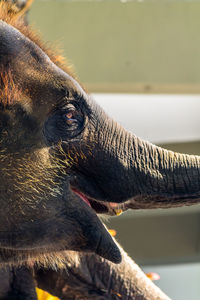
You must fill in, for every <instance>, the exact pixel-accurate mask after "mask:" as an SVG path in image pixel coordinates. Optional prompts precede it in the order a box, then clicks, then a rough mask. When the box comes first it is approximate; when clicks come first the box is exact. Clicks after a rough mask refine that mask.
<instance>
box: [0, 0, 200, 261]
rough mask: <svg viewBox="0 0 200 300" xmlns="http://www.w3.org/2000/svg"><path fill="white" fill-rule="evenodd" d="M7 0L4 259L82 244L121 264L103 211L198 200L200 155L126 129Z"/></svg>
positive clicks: (2, 91)
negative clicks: (101, 217) (12, 12)
mask: <svg viewBox="0 0 200 300" xmlns="http://www.w3.org/2000/svg"><path fill="white" fill-rule="evenodd" d="M2 5H3V6H2V7H4V10H0V11H3V13H2V15H1V16H0V17H1V18H0V19H1V21H0V41H1V44H0V178H1V180H0V205H1V209H0V261H1V263H6V262H9V263H10V262H17V263H19V262H20V261H24V260H26V261H27V260H28V261H31V260H34V261H35V260H38V261H39V262H43V263H45V262H46V261H47V260H48V261H54V260H55V259H56V260H57V262H58V263H60V262H61V261H62V251H61V250H76V251H86V252H95V253H97V254H99V255H100V256H102V257H104V258H107V259H109V260H111V261H113V262H119V261H120V260H121V256H120V251H119V249H118V247H117V245H116V244H115V243H114V241H113V240H112V238H111V236H110V235H109V233H108V232H107V230H106V229H105V227H104V225H103V224H102V223H101V221H100V220H99V218H98V217H97V214H98V213H107V214H116V212H117V211H118V209H121V210H126V209H127V208H129V207H130V208H149V207H169V206H177V205H184V204H187V205H190V204H193V203H196V202H198V201H199V199H200V197H199V196H200V184H199V181H200V176H199V172H200V169H199V166H200V160H199V158H198V157H196V156H189V155H181V154H177V153H173V152H170V151H167V150H164V149H161V148H159V147H156V146H154V145H152V144H150V143H148V142H145V141H143V140H141V139H139V138H137V137H136V136H135V135H133V134H132V133H129V132H127V131H125V129H124V128H122V127H121V126H120V125H119V124H118V123H116V122H115V121H114V120H112V119H111V118H110V117H109V116H107V115H106V114H105V112H104V111H103V110H102V109H101V108H100V107H99V106H98V105H97V104H96V103H95V101H94V100H93V99H92V98H91V96H90V95H89V94H88V93H87V92H86V91H85V90H84V88H83V87H82V86H81V85H80V84H79V83H78V81H77V80H76V79H75V78H74V77H73V76H72V75H71V74H70V71H69V69H68V68H66V67H64V66H63V65H62V63H61V62H60V60H59V57H57V56H56V55H54V54H52V51H51V50H49V49H46V48H45V46H44V45H43V44H42V43H41V42H40V40H39V39H38V38H37V37H35V35H34V33H32V31H31V30H30V28H29V27H25V26H24V24H23V22H22V21H21V20H20V19H16V18H15V19H14V20H13V19H12V18H10V17H9V16H8V12H7V13H6V10H5V5H6V4H5V3H3V4H2ZM58 252H59V254H58ZM53 253H56V254H55V256H54V255H53ZM51 258H52V259H51Z"/></svg>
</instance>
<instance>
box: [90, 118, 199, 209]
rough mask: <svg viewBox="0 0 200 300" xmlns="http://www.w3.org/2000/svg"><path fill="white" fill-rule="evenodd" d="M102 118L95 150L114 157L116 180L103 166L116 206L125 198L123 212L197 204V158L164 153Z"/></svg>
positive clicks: (111, 121) (162, 150)
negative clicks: (124, 209)
mask: <svg viewBox="0 0 200 300" xmlns="http://www.w3.org/2000/svg"><path fill="white" fill-rule="evenodd" d="M102 115H103V112H102ZM101 118H102V119H103V121H102V122H99V124H98V125H97V131H96V132H103V134H102V133H101V134H99V133H98V136H95V139H96V140H99V145H100V146H99V145H98V147H100V148H102V149H103V148H104V151H105V152H106V153H108V154H109V156H110V160H112V159H113V160H114V159H115V157H117V159H115V160H116V161H115V165H116V166H115V170H116V171H115V170H114V171H115V172H114V176H115V177H114V176H113V174H112V172H113V170H111V172H110V173H109V168H108V167H107V166H106V163H105V165H104V168H105V169H106V172H107V173H109V176H110V182H111V183H110V186H108V184H109V183H107V186H108V190H109V189H110V190H111V191H112V190H115V202H121V199H125V198H127V200H128V201H127V203H126V204H125V205H124V208H132V209H140V208H141V209H146V208H168V207H176V206H183V205H192V204H195V203H198V202H200V157H199V156H195V155H188V154H181V153H176V152H173V151H169V150H166V149H163V148H161V147H158V146H156V145H153V144H151V143H149V142H146V141H144V140H142V139H141V138H139V137H137V136H135V135H134V134H132V133H130V132H127V131H126V130H125V129H124V128H123V127H121V126H120V125H119V124H118V123H116V122H115V121H113V120H110V119H108V117H107V116H106V115H104V116H103V117H102V116H101ZM105 124H107V125H105ZM105 132H106V134H105ZM110 136H111V137H112V139H111V138H110ZM106 137H107V138H106ZM105 162H106V160H105ZM106 167H107V168H106ZM106 180H107V179H106ZM114 181H115V182H117V184H116V183H115V182H114ZM112 186H114V188H112ZM111 196H112V195H111Z"/></svg>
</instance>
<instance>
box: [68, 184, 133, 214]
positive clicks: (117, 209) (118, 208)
mask: <svg viewBox="0 0 200 300" xmlns="http://www.w3.org/2000/svg"><path fill="white" fill-rule="evenodd" d="M71 190H72V192H73V193H74V194H76V195H77V196H78V197H79V198H81V200H82V201H84V202H85V203H86V204H87V205H88V206H89V207H90V208H91V209H93V210H94V211H95V212H96V214H106V215H112V216H116V215H117V216H118V215H120V214H121V213H122V212H124V211H125V210H126V209H127V208H126V204H127V203H126V202H125V203H123V204H119V203H115V202H103V201H99V200H95V199H94V198H91V197H89V196H86V195H85V194H84V193H83V192H80V191H79V190H78V189H76V188H73V187H71Z"/></svg>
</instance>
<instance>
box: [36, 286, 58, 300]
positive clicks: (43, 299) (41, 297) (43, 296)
mask: <svg viewBox="0 0 200 300" xmlns="http://www.w3.org/2000/svg"><path fill="white" fill-rule="evenodd" d="M36 293H37V297H38V300H59V299H58V298H57V297H54V296H52V295H50V294H49V293H47V292H45V291H43V290H41V289H38V288H36Z"/></svg>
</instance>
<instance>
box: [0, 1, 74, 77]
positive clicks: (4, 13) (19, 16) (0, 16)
mask: <svg viewBox="0 0 200 300" xmlns="http://www.w3.org/2000/svg"><path fill="white" fill-rule="evenodd" d="M33 1H34V0H28V1H27V2H26V4H25V6H24V7H23V8H22V9H20V8H18V7H17V6H16V4H13V3H12V2H10V1H5V0H0V20H3V21H5V22H6V23H8V24H10V25H12V26H13V27H15V28H16V29H18V30H19V31H20V32H21V33H22V34H24V35H25V36H26V37H28V38H29V39H30V40H31V41H33V42H34V43H35V44H36V45H38V46H39V47H40V48H41V49H42V50H43V51H44V52H45V53H46V54H47V55H48V56H49V58H50V59H51V61H52V62H53V63H55V64H56V65H57V66H58V67H60V68H62V69H63V70H64V71H65V72H67V73H68V74H70V75H71V76H73V77H76V76H75V75H74V74H72V66H71V65H69V64H68V63H66V61H65V59H64V58H63V56H62V55H61V54H60V51H59V50H58V49H55V50H54V49H52V48H51V47H50V46H49V45H47V44H45V43H44V42H43V41H42V40H41V38H40V36H39V34H38V33H37V32H36V31H35V29H33V28H32V27H31V26H30V25H27V24H25V21H24V16H25V14H26V13H27V11H28V10H29V8H30V6H31V4H32V2H33ZM76 80H77V78H76Z"/></svg>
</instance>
